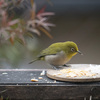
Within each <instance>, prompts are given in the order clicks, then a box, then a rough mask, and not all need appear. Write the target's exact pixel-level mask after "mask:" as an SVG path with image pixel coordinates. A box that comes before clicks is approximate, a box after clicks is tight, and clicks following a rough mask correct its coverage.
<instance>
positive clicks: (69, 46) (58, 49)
mask: <svg viewBox="0 0 100 100" xmlns="http://www.w3.org/2000/svg"><path fill="white" fill-rule="evenodd" d="M77 53H79V54H82V53H81V52H80V51H79V50H78V46H77V44H76V43H74V42H72V41H67V42H58V43H53V44H51V45H50V46H49V47H48V48H46V49H44V50H43V51H41V52H40V54H39V55H38V56H37V58H36V59H35V60H33V61H31V62H30V63H29V64H31V63H33V62H35V61H37V60H44V61H46V62H47V63H49V64H50V65H53V67H54V68H55V69H56V68H57V66H62V65H65V64H66V63H67V62H68V61H69V60H70V59H71V58H72V57H73V56H74V55H76V54H77Z"/></svg>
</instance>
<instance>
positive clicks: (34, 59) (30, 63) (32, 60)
mask: <svg viewBox="0 0 100 100" xmlns="http://www.w3.org/2000/svg"><path fill="white" fill-rule="evenodd" d="M37 60H38V59H34V60H32V61H31V62H29V64H32V63H33V62H35V61H37Z"/></svg>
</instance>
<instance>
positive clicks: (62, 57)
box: [45, 51, 69, 66]
mask: <svg viewBox="0 0 100 100" xmlns="http://www.w3.org/2000/svg"><path fill="white" fill-rule="evenodd" d="M45 61H46V62H48V63H49V64H51V65H55V66H61V65H64V64H66V63H67V62H68V61H69V60H68V59H67V57H66V54H65V53H64V52H63V51H61V52H59V53H57V54H56V55H47V56H45Z"/></svg>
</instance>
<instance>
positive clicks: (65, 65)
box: [63, 64, 71, 67]
mask: <svg viewBox="0 0 100 100" xmlns="http://www.w3.org/2000/svg"><path fill="white" fill-rule="evenodd" d="M63 66H64V67H71V65H69V64H64V65H63Z"/></svg>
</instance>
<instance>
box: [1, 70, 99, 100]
mask: <svg viewBox="0 0 100 100" xmlns="http://www.w3.org/2000/svg"><path fill="white" fill-rule="evenodd" d="M43 70H46V69H0V95H1V96H3V98H4V99H6V98H7V97H9V99H11V100H51V99H52V100H58V99H59V100H75V99H76V100H84V98H85V97H86V98H89V97H90V96H92V98H93V100H100V82H91V83H71V82H61V81H56V80H52V79H49V78H48V77H47V76H46V75H43V76H41V72H42V71H43ZM39 77H42V78H39ZM32 78H35V79H38V81H37V82H32V81H31V79H32Z"/></svg>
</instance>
